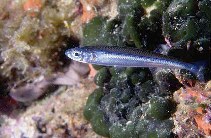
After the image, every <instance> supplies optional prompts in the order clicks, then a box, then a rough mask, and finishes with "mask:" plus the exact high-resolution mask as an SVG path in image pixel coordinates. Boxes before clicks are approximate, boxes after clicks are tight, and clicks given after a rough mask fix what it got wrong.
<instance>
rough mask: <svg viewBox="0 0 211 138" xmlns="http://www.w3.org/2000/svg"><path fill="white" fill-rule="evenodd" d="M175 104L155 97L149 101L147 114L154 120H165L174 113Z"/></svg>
mask: <svg viewBox="0 0 211 138" xmlns="http://www.w3.org/2000/svg"><path fill="white" fill-rule="evenodd" d="M174 109H175V104H174V102H172V101H171V100H169V99H164V98H160V97H155V98H152V99H150V101H149V108H148V109H147V111H146V112H147V114H148V115H149V116H150V117H153V118H156V119H160V120H163V119H167V118H169V117H170V116H171V114H172V112H174Z"/></svg>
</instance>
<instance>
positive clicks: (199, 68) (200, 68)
mask: <svg viewBox="0 0 211 138" xmlns="http://www.w3.org/2000/svg"><path fill="white" fill-rule="evenodd" d="M193 64H194V67H193V68H191V71H192V72H193V73H194V74H195V75H196V77H197V79H198V80H199V81H201V82H205V69H206V66H207V61H199V62H195V63H193Z"/></svg>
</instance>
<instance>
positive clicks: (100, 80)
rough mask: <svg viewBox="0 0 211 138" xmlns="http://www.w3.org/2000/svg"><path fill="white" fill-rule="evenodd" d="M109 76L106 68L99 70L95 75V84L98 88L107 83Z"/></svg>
mask: <svg viewBox="0 0 211 138" xmlns="http://www.w3.org/2000/svg"><path fill="white" fill-rule="evenodd" d="M110 78H111V75H110V72H109V70H108V69H107V68H105V67H104V68H101V69H100V70H99V72H98V73H97V74H96V75H95V78H94V80H95V83H96V84H97V85H99V86H103V85H104V83H107V82H109V81H110Z"/></svg>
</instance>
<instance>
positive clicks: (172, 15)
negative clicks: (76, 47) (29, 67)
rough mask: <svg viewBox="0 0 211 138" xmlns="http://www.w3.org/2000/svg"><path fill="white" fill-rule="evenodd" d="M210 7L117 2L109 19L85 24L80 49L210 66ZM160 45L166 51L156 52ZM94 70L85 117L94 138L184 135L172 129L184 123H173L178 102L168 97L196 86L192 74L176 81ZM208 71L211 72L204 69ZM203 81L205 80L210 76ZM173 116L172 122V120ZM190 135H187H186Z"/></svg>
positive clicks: (139, 71) (168, 76) (162, 74)
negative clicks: (110, 49)
mask: <svg viewBox="0 0 211 138" xmlns="http://www.w3.org/2000/svg"><path fill="white" fill-rule="evenodd" d="M209 5H210V3H209V1H207V0H204V1H200V2H199V1H177V0H167V1H153V0H152V1H147V0H145V1H138V0H135V1H126V0H119V1H118V7H117V9H118V11H119V14H118V15H117V16H116V17H115V18H114V19H108V18H107V17H102V16H97V17H95V18H93V19H92V20H91V21H90V22H89V23H88V24H86V25H85V27H84V28H83V34H84V38H83V39H82V45H85V46H89V45H108V46H114V45H115V46H123V47H125V46H126V47H137V48H142V49H146V50H149V51H153V50H157V49H158V51H159V50H160V52H163V53H165V54H168V55H169V56H172V57H175V58H177V59H180V60H183V61H186V62H194V61H199V60H208V62H209V56H210V40H211V36H210V31H211V29H210V25H211V20H210V17H209V14H208V13H209V12H211V10H210V8H209V7H210V6H209ZM208 11H209V12H208ZM203 26H204V27H205V28H206V29H205V28H204V27H203ZM200 30H201V31H200ZM205 30H207V31H205ZM162 45H165V47H167V49H160V47H162ZM94 67H95V68H96V69H97V70H98V73H97V74H96V76H95V83H96V85H98V86H99V88H97V89H96V90H95V91H94V92H93V93H92V94H91V95H90V96H89V98H88V100H87V103H86V106H85V108H84V116H85V118H86V119H87V120H88V121H90V123H91V125H92V127H93V130H94V131H95V132H96V133H97V134H100V135H102V136H105V137H112V138H120V137H123V138H124V137H125V138H128V137H131V138H136V137H137V138H138V137H143V138H144V137H160V138H161V137H173V136H179V137H184V134H183V132H180V131H173V130H175V129H177V128H178V127H180V126H179V125H185V124H182V123H181V124H179V123H175V122H176V120H178V122H179V120H182V117H181V118H180V115H178V114H179V113H180V111H177V110H180V106H179V107H177V104H178V101H177V100H175V99H174V98H173V97H174V92H175V91H176V90H178V89H180V88H181V87H183V88H184V87H187V85H188V86H189V85H191V84H193V83H195V82H197V83H198V81H196V77H194V75H193V74H192V73H190V72H188V71H185V70H180V71H179V76H181V77H179V78H183V80H182V81H181V79H179V80H178V79H177V78H176V77H175V73H176V72H174V70H169V69H157V70H149V69H146V68H122V67H103V66H95V65H94ZM207 73H209V74H210V70H209V69H207ZM176 74H177V73H176ZM176 76H177V77H178V74H177V75H176ZM205 77H206V80H209V79H210V76H209V75H205ZM184 80H185V81H184ZM184 82H185V83H184ZM188 82H189V83H188ZM190 82H192V83H190ZM193 85H195V84H193ZM189 87H191V86H189ZM208 97H209V96H208ZM189 98H190V97H189ZM209 98H210V97H209ZM209 98H208V99H209ZM209 104H210V101H209V100H208V101H206V105H209ZM206 107H207V106H206ZM175 111H177V112H176V113H175ZM178 112H179V113H178ZM181 112H182V111H181ZM207 112H208V111H207ZM174 114H177V117H176V118H172V117H173V116H174ZM207 114H209V113H207ZM190 118H191V117H190ZM195 120H196V121H198V120H199V119H195ZM192 121H193V120H192ZM193 122H194V121H193ZM175 124H177V125H175ZM178 124H179V125H178ZM208 124H210V122H208ZM208 124H207V125H208ZM195 127H196V128H197V126H196V125H195ZM207 131H209V132H207ZM189 133H190V134H187V135H188V136H190V135H191V131H190V132H189ZM195 134H196V135H194V136H202V135H207V136H209V135H210V130H207V128H206V130H205V131H204V132H202V131H200V132H199V131H198V132H196V133H195ZM187 135H186V136H187Z"/></svg>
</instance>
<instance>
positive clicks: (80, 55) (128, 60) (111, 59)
mask: <svg viewBox="0 0 211 138" xmlns="http://www.w3.org/2000/svg"><path fill="white" fill-rule="evenodd" d="M65 54H66V55H67V56H68V57H69V58H71V59H73V60H76V61H79V62H83V63H90V64H97V65H103V66H120V67H167V68H176V69H186V70H189V71H191V72H193V73H195V74H196V75H197V76H202V75H203V74H202V72H201V70H200V67H199V66H196V65H194V64H191V63H186V62H182V61H179V60H176V59H174V58H170V57H168V56H165V55H161V54H157V53H152V52H146V51H143V50H141V49H137V48H128V47H117V46H84V47H77V48H72V49H69V50H67V51H66V53H65Z"/></svg>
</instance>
